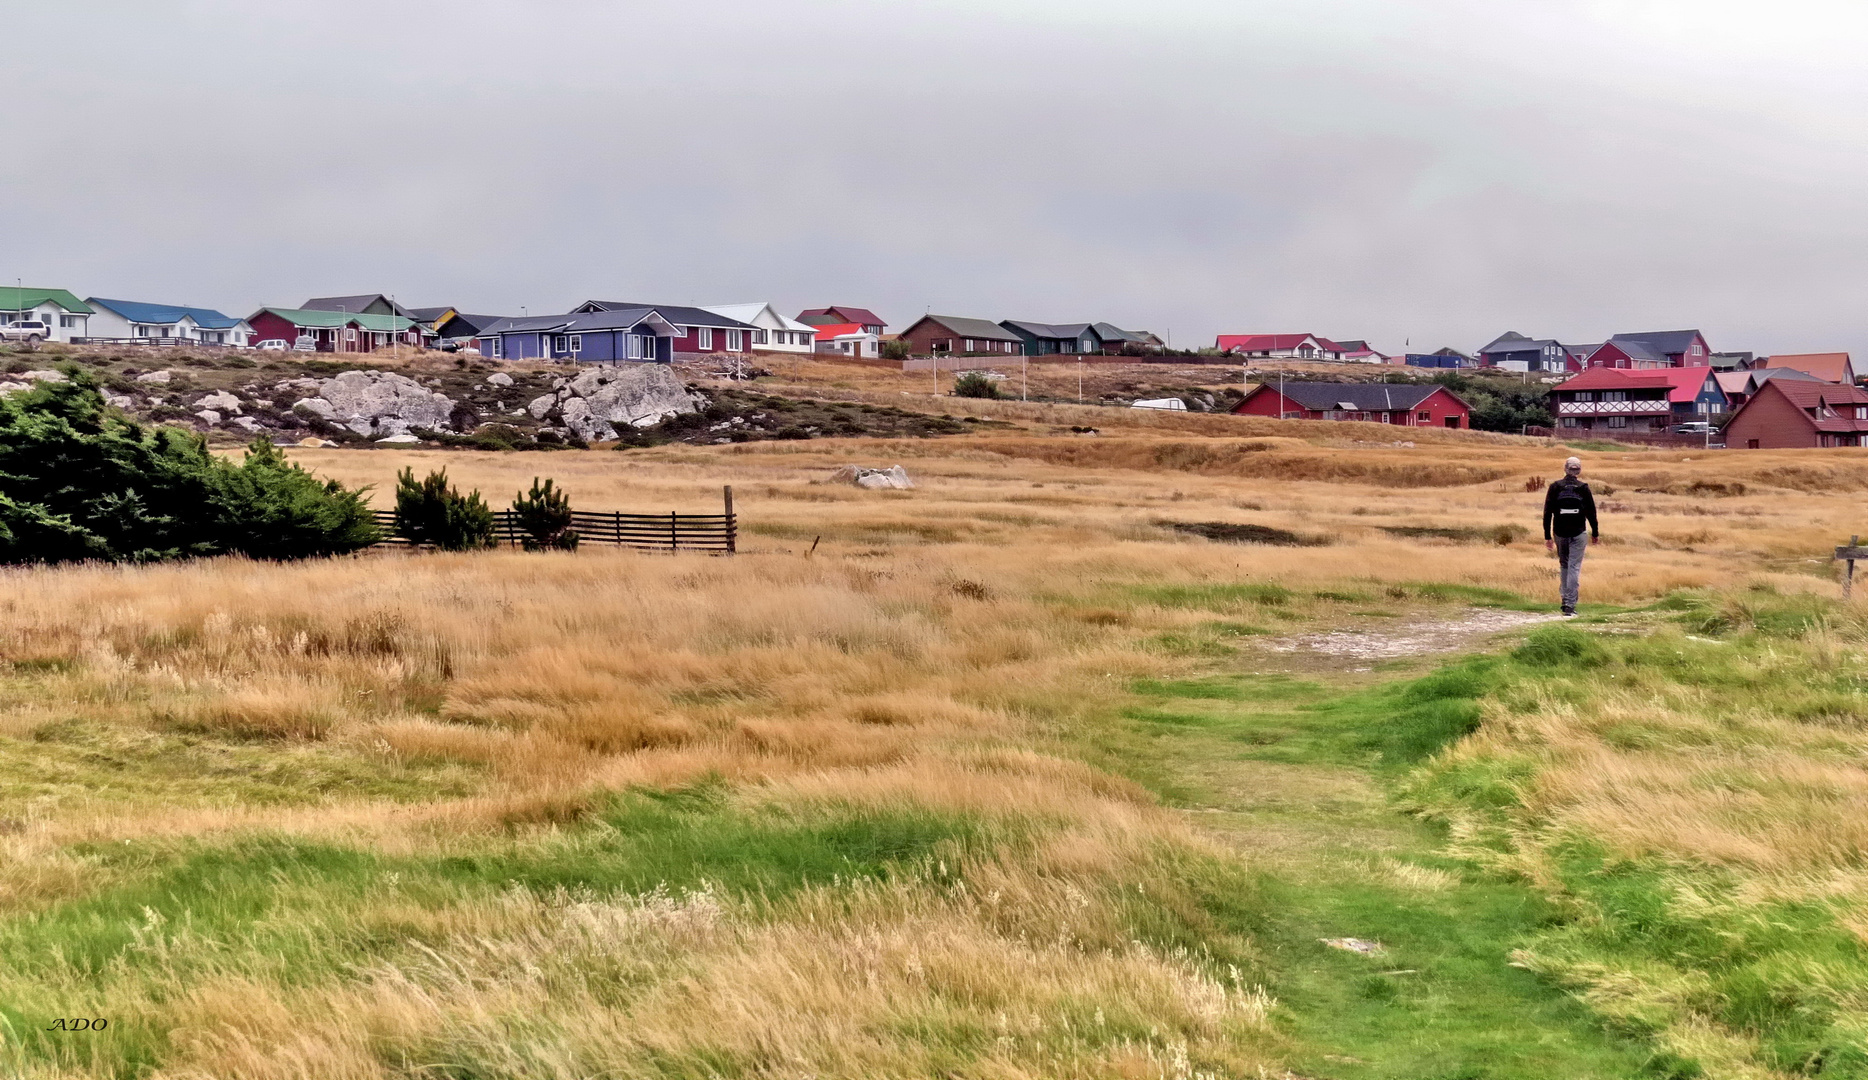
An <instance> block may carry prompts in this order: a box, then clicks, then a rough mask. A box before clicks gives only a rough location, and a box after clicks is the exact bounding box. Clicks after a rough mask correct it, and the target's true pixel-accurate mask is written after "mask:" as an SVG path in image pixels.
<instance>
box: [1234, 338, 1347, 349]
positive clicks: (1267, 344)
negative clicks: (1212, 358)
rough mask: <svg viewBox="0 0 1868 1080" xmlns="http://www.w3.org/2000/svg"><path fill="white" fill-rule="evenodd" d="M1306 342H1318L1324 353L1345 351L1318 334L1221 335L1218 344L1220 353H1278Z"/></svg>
mask: <svg viewBox="0 0 1868 1080" xmlns="http://www.w3.org/2000/svg"><path fill="white" fill-rule="evenodd" d="M1306 341H1314V342H1316V343H1317V346H1318V347H1319V348H1321V349H1322V350H1323V351H1324V352H1341V351H1343V349H1342V346H1340V345H1338V344H1336V343H1335V342H1334V341H1331V340H1330V339H1329V338H1326V337H1319V336H1318V335H1316V334H1221V335H1219V338H1218V342H1217V344H1218V348H1219V351H1220V352H1232V351H1233V350H1235V349H1243V350H1245V351H1246V352H1277V351H1279V350H1281V349H1295V348H1297V347H1298V346H1299V345H1302V344H1303V343H1304V342H1306Z"/></svg>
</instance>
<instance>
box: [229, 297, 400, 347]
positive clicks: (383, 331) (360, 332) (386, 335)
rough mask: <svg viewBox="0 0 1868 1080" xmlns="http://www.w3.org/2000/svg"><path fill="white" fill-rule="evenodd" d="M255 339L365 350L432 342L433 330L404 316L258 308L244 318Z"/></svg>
mask: <svg viewBox="0 0 1868 1080" xmlns="http://www.w3.org/2000/svg"><path fill="white" fill-rule="evenodd" d="M247 323H248V324H249V325H251V326H252V327H253V334H254V337H255V339H256V340H258V341H259V342H261V343H264V342H267V341H283V342H285V343H286V345H287V346H289V347H291V348H295V349H299V350H301V351H305V352H348V353H366V352H375V351H376V350H377V349H387V348H389V347H390V346H392V345H432V344H434V342H435V332H434V331H433V330H431V329H429V328H428V327H426V326H423V325H422V324H421V323H418V322H416V321H415V320H413V319H410V318H408V317H406V316H403V315H379V314H374V313H371V312H348V311H312V310H308V309H305V308H272V307H269V308H260V309H259V310H258V311H256V312H254V313H253V314H252V315H251V316H249V317H248V318H247Z"/></svg>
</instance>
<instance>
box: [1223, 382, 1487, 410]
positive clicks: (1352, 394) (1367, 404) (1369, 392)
mask: <svg viewBox="0 0 1868 1080" xmlns="http://www.w3.org/2000/svg"><path fill="white" fill-rule="evenodd" d="M1259 387H1260V389H1266V390H1271V391H1273V392H1274V393H1275V392H1276V391H1278V390H1279V389H1282V390H1283V391H1284V396H1285V397H1287V398H1289V399H1290V400H1292V401H1295V402H1297V403H1298V404H1299V405H1302V406H1303V407H1304V408H1306V409H1312V410H1315V411H1317V412H1330V411H1333V410H1338V409H1341V410H1345V411H1348V412H1392V411H1394V410H1397V409H1412V408H1414V407H1415V406H1416V405H1419V404H1420V403H1421V402H1423V401H1426V400H1427V399H1428V398H1430V397H1432V396H1433V395H1434V394H1436V393H1438V392H1439V391H1441V390H1444V389H1446V388H1445V387H1443V386H1440V385H1438V384H1433V383H1430V384H1427V385H1413V386H1410V385H1405V384H1400V383H1313V382H1287V383H1285V384H1283V386H1282V387H1280V386H1279V385H1278V384H1277V383H1260V384H1259ZM1257 392H1258V391H1256V390H1255V391H1253V393H1257ZM1447 392H1448V394H1449V395H1451V393H1452V391H1450V390H1449V391H1447Z"/></svg>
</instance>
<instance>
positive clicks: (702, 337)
mask: <svg viewBox="0 0 1868 1080" xmlns="http://www.w3.org/2000/svg"><path fill="white" fill-rule="evenodd" d="M694 344H695V345H697V346H699V347H700V348H702V349H711V348H713V327H711V326H697V327H695V328H694Z"/></svg>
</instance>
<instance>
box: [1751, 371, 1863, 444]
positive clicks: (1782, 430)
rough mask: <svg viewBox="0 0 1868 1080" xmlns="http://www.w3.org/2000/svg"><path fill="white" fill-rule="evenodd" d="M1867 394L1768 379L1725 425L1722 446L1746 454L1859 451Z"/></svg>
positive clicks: (1832, 385) (1819, 384)
mask: <svg viewBox="0 0 1868 1080" xmlns="http://www.w3.org/2000/svg"><path fill="white" fill-rule="evenodd" d="M1864 437H1868V390H1864V389H1862V388H1861V387H1859V386H1845V385H1838V384H1836V383H1827V382H1821V381H1819V380H1816V379H1771V380H1769V381H1767V382H1765V383H1764V385H1762V386H1760V387H1758V391H1757V393H1755V394H1753V395H1752V396H1751V400H1750V401H1747V402H1745V404H1744V405H1743V406H1742V407H1741V408H1740V409H1739V410H1738V411H1737V412H1735V413H1733V414H1732V419H1731V420H1730V421H1729V422H1728V423H1727V424H1726V425H1725V445H1727V446H1729V447H1733V448H1735V449H1738V448H1742V449H1746V450H1788V449H1802V448H1822V447H1834V446H1863V445H1868V443H1864V442H1863V439H1864Z"/></svg>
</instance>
